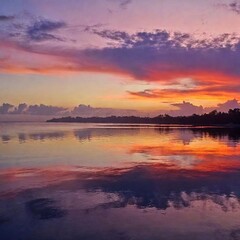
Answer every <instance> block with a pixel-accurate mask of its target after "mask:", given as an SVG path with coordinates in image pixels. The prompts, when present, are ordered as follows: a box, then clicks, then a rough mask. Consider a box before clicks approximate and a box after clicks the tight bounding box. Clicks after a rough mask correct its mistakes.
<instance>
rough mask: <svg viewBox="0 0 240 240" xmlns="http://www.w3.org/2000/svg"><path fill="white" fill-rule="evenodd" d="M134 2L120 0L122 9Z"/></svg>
mask: <svg viewBox="0 0 240 240" xmlns="http://www.w3.org/2000/svg"><path fill="white" fill-rule="evenodd" d="M131 2H132V0H119V6H120V7H121V8H122V9H126V8H127V6H128V5H129V4H130V3H131Z"/></svg>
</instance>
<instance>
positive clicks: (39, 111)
mask: <svg viewBox="0 0 240 240" xmlns="http://www.w3.org/2000/svg"><path fill="white" fill-rule="evenodd" d="M64 111H66V108H63V107H55V106H47V105H44V104H40V105H37V104H36V105H29V106H28V105H27V104H26V103H20V104H19V105H18V106H16V107H15V106H14V105H12V104H9V103H3V104H2V106H0V114H26V115H59V114H62V113H63V112H64Z"/></svg>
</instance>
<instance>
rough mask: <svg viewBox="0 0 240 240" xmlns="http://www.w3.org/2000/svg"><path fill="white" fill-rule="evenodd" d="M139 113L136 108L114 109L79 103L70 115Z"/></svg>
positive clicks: (125, 114) (101, 115) (100, 115)
mask: <svg viewBox="0 0 240 240" xmlns="http://www.w3.org/2000/svg"><path fill="white" fill-rule="evenodd" d="M139 114H140V113H139V112H138V111H136V110H128V109H116V108H115V109H114V108H94V107H91V106H89V105H88V106H86V105H83V104H80V105H79V106H77V107H75V108H74V109H73V110H72V111H71V112H70V115H73V116H82V117H94V116H98V117H106V116H113V115H114V116H130V115H139Z"/></svg>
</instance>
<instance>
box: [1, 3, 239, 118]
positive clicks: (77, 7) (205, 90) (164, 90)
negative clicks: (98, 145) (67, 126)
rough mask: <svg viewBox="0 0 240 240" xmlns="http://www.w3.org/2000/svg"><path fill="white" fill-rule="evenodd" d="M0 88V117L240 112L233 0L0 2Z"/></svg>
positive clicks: (236, 16) (236, 8)
mask: <svg viewBox="0 0 240 240" xmlns="http://www.w3.org/2000/svg"><path fill="white" fill-rule="evenodd" d="M0 88H1V94H0V105H2V104H3V103H8V104H9V105H6V104H5V105H2V106H0V114H5V113H10V112H13V111H15V112H16V113H19V114H22V113H24V112H26V111H27V110H26V109H27V108H28V107H27V105H28V106H29V105H36V104H37V105H40V104H42V105H41V106H43V107H44V109H43V111H45V110H46V109H47V110H49V111H52V110H53V115H54V113H57V112H58V111H65V110H66V109H69V108H71V109H73V108H74V107H76V106H78V105H79V104H84V105H91V106H92V107H93V108H97V109H99V108H101V109H105V108H111V109H115V110H116V111H118V110H119V109H131V110H137V111H142V112H159V113H160V112H167V113H169V112H171V111H176V110H177V111H178V110H183V113H184V114H191V113H193V112H196V113H201V112H206V111H207V110H209V111H210V110H212V109H214V108H218V109H220V110H221V109H222V108H224V110H225V108H232V107H238V106H239V107H240V105H239V102H238V100H240V98H239V92H240V1H238V0H235V1H234V0H202V1H197V0H183V1H179V0H151V1H147V0H68V1H66V0H51V1H49V0H41V1H39V0H11V1H9V0H1V3H0ZM20 103H25V105H21V106H20V107H17V106H18V105H19V104H20ZM14 106H15V108H14ZM47 106H54V108H53V107H51V108H47ZM57 107H58V108H57ZM39 108H40V107H39ZM84 109H85V110H84V111H88V109H87V107H86V108H84ZM77 110H78V109H76V111H77ZM80 110H81V109H80ZM32 111H35V110H32ZM37 111H38V110H37ZM54 111H55V112H54ZM181 113H182V112H181ZM120 114H126V112H120ZM48 115H49V114H48Z"/></svg>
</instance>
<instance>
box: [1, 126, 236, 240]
mask: <svg viewBox="0 0 240 240" xmlns="http://www.w3.org/2000/svg"><path fill="white" fill-rule="evenodd" d="M38 130H39V129H37V128H36V126H35V128H34V129H33V128H30V129H29V128H27V129H26V130H25V131H23V130H22V129H21V128H19V129H18V128H17V131H15V132H13V131H12V132H10V130H9V131H7V130H5V132H4V134H2V135H1V136H2V139H3V136H5V137H4V139H5V140H2V142H1V143H0V148H1V151H0V231H1V234H0V236H1V239H3V240H5V239H6V240H7V239H9V240H12V239H14V240H15V239H24V240H25V239H37V240H38V239H39V240H40V239H60V240H62V239H63V240H65V239H74V240H75V239H76V240H77V239H84V240H85V239H91V240H95V239H98V240H99V239H100V240H101V239H102V240H103V239H104V240H105V239H107V240H108V239H109V240H112V239H114V240H115V239H116V240H122V239H140V240H147V239H151V240H155V239H156V240H157V239H167V240H168V239H169V240H170V239H184V240H185V239H199V240H200V239H201V240H202V239H232V240H235V239H239V237H240V218H239V216H240V159H239V156H240V145H239V135H240V133H239V130H232V129H213V128H171V127H170V128H169V127H161V128H159V126H157V127H155V126H154V127H151V126H145V127H144V128H141V127H139V126H118V127H117V126H99V125H97V126H89V127H87V128H85V127H82V126H76V125H74V126H72V127H69V128H67V127H62V126H58V125H56V126H53V125H52V129H51V131H50V130H49V129H47V130H41V131H38ZM6 136H9V137H7V138H6ZM6 142H7V144H6Z"/></svg>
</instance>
